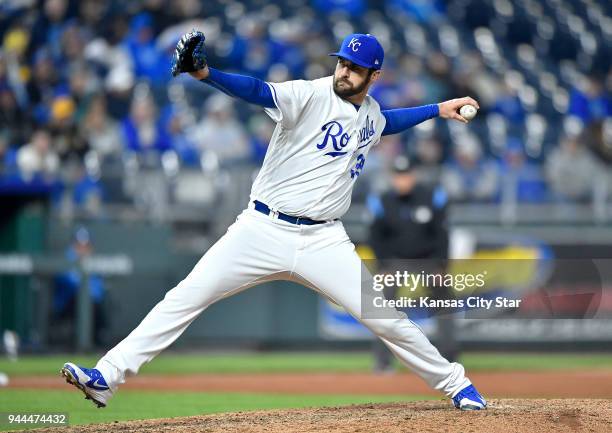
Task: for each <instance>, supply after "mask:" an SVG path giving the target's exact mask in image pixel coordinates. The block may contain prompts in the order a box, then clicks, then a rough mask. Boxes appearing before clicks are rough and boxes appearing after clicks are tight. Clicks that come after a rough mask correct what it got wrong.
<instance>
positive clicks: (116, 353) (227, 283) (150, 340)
mask: <svg viewBox="0 0 612 433" xmlns="http://www.w3.org/2000/svg"><path fill="white" fill-rule="evenodd" d="M274 230H278V229H277V228H276V229H275V228H274V227H273V226H270V225H269V224H266V223H265V222H262V221H261V220H257V219H256V218H252V217H244V215H242V216H241V219H240V220H239V221H238V222H236V223H235V224H234V225H233V226H232V227H230V229H229V230H228V232H227V233H226V234H225V235H224V236H223V237H222V238H221V239H220V240H219V241H218V242H217V243H216V244H215V245H214V246H213V247H211V248H210V250H208V252H206V254H205V255H204V256H203V257H202V258H201V259H200V261H199V262H198V263H197V264H196V266H195V267H194V269H193V270H192V271H191V273H190V274H189V275H188V276H187V277H186V278H185V279H184V280H183V281H181V282H180V283H179V284H178V285H177V286H176V287H175V288H173V289H172V290H170V291H169V292H168V293H167V294H166V296H165V297H164V299H163V300H162V301H160V302H159V303H158V304H157V305H156V306H155V307H154V308H153V309H152V310H151V311H150V312H149V314H147V316H146V317H145V318H144V319H143V320H142V322H141V323H140V324H139V325H138V326H137V327H136V328H135V329H134V330H133V331H132V332H131V333H130V334H129V335H128V336H127V337H126V338H125V339H124V340H123V341H121V342H120V343H119V344H118V345H117V346H115V347H114V348H113V349H111V350H110V351H109V352H108V353H107V354H106V355H105V356H104V357H103V358H102V359H100V361H99V362H98V364H97V365H96V368H97V369H99V370H100V371H101V372H102V374H103V376H104V377H105V378H106V380H107V382H109V386H110V387H111V389H114V388H116V387H117V386H118V385H119V384H121V383H123V382H124V381H125V375H126V374H136V373H137V372H138V370H139V369H140V367H141V366H142V365H143V364H145V363H147V362H149V361H150V360H152V359H153V358H154V357H155V356H156V355H157V354H158V353H160V352H161V351H162V350H164V349H165V348H166V347H168V346H169V345H170V344H171V343H173V342H174V341H175V340H176V339H177V338H178V337H179V336H180V335H181V334H182V333H183V332H184V331H185V329H186V328H187V327H188V326H189V324H190V323H191V322H192V321H193V320H194V319H196V318H197V317H198V316H199V315H200V313H202V311H203V310H204V309H206V308H207V307H208V306H209V305H211V304H212V303H214V302H216V301H218V300H220V299H222V298H224V297H227V296H230V295H232V294H234V293H237V292H239V291H241V290H244V289H246V288H248V287H251V286H253V285H255V284H257V283H259V282H261V281H263V280H265V279H266V278H270V279H273V277H274V274H275V273H277V272H279V271H280V270H282V269H283V265H284V261H287V260H288V259H289V257H290V256H291V255H290V254H288V253H287V252H286V251H284V250H283V245H282V242H283V241H282V239H279V238H282V233H278V232H275V231H274ZM285 269H286V268H285Z"/></svg>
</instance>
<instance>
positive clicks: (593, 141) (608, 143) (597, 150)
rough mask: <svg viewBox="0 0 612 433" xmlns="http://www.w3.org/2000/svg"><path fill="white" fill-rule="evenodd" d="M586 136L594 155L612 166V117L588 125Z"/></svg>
mask: <svg viewBox="0 0 612 433" xmlns="http://www.w3.org/2000/svg"><path fill="white" fill-rule="evenodd" d="M584 136H585V141H586V143H587V145H588V146H589V148H590V149H591V150H592V151H593V153H594V154H595V155H597V156H598V157H599V158H600V159H601V160H603V161H605V162H606V163H607V164H612V116H610V117H608V118H606V119H605V120H603V121H601V120H599V121H596V122H593V123H591V124H590V125H588V126H587V127H586V129H585V131H584Z"/></svg>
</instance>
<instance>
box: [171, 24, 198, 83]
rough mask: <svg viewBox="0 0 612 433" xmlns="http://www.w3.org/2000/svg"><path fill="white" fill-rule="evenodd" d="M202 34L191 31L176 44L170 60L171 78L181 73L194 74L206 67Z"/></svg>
mask: <svg viewBox="0 0 612 433" xmlns="http://www.w3.org/2000/svg"><path fill="white" fill-rule="evenodd" d="M204 40H205V37H204V33H202V32H200V31H197V30H192V31H190V32H189V33H186V34H184V35H183V36H182V37H181V39H180V40H179V41H178V43H177V44H176V49H175V50H174V58H173V60H172V76H173V77H176V76H177V75H178V74H181V73H183V72H195V71H199V70H200V69H203V68H204V67H205V66H206V46H205V45H204Z"/></svg>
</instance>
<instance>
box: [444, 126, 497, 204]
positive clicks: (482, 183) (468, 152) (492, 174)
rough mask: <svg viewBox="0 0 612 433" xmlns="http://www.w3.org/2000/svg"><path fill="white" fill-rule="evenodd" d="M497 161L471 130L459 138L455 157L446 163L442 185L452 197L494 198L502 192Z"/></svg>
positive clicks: (467, 198) (465, 198)
mask: <svg viewBox="0 0 612 433" xmlns="http://www.w3.org/2000/svg"><path fill="white" fill-rule="evenodd" d="M499 182H500V179H499V172H498V169H497V166H496V164H495V163H494V162H493V161H492V160H490V159H488V158H486V157H484V156H483V154H482V149H481V147H480V142H479V141H478V139H477V138H476V136H474V135H472V134H469V135H466V136H465V137H462V138H460V139H458V141H457V142H456V144H455V148H454V155H453V158H452V159H451V160H450V161H449V162H448V163H447V164H445V165H444V167H443V170H442V185H443V186H444V189H445V190H446V191H447V193H448V195H449V197H450V199H451V200H456V201H466V200H474V201H491V200H494V199H495V198H496V197H497V194H498V192H499Z"/></svg>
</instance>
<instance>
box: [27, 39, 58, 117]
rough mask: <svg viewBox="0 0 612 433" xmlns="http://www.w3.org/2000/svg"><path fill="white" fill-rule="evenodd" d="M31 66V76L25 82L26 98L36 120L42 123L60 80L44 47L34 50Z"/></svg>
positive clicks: (47, 115)
mask: <svg viewBox="0 0 612 433" xmlns="http://www.w3.org/2000/svg"><path fill="white" fill-rule="evenodd" d="M32 66H33V68H32V78H31V79H30V80H29V81H28V83H27V92H28V99H29V102H30V108H31V109H32V110H33V111H34V113H33V114H34V116H35V118H36V120H37V121H39V122H41V123H43V122H46V121H47V120H48V117H49V114H48V111H49V110H48V107H47V104H50V102H51V100H52V99H53V96H54V90H55V87H56V86H57V85H58V84H59V82H60V80H59V77H58V73H57V68H56V67H55V65H54V63H53V59H52V58H51V54H50V52H49V51H48V50H47V49H46V48H40V49H39V50H37V51H36V54H35V55H34V59H33V65H32Z"/></svg>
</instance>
